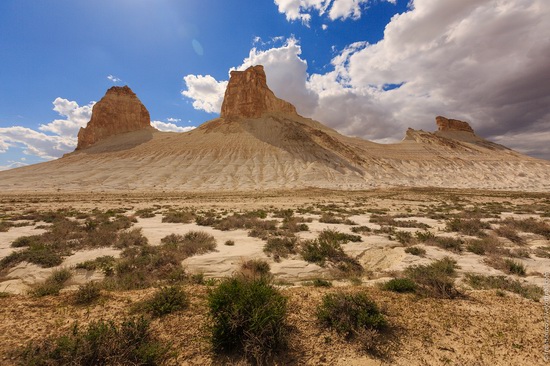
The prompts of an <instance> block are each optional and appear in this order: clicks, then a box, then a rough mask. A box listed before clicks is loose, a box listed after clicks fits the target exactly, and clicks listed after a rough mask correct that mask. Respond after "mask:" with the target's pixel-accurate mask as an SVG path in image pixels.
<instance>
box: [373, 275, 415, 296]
mask: <svg viewBox="0 0 550 366" xmlns="http://www.w3.org/2000/svg"><path fill="white" fill-rule="evenodd" d="M417 287H418V286H417V285H416V283H415V282H414V281H413V280H411V279H410V278H393V279H391V280H389V281H388V282H385V283H384V284H383V285H382V288H383V289H384V290H387V291H393V292H399V293H404V292H415V291H416V288H417Z"/></svg>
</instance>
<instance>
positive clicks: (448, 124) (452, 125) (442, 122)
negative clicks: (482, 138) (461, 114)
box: [435, 116, 474, 133]
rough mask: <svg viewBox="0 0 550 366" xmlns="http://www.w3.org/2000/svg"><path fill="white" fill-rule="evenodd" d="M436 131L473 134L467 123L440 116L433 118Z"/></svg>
mask: <svg viewBox="0 0 550 366" xmlns="http://www.w3.org/2000/svg"><path fill="white" fill-rule="evenodd" d="M435 123H437V130H438V131H463V132H470V133H474V130H473V129H472V127H470V125H469V124H468V122H463V121H459V120H457V119H447V118H445V117H442V116H437V117H435Z"/></svg>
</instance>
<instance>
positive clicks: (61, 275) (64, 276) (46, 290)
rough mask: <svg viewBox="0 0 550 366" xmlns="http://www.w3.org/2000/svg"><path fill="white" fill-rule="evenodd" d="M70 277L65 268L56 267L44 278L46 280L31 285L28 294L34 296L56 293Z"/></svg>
mask: <svg viewBox="0 0 550 366" xmlns="http://www.w3.org/2000/svg"><path fill="white" fill-rule="evenodd" d="M71 277H72V273H71V271H69V270H68V269H66V268H63V269H58V270H55V271H53V272H52V274H51V275H50V276H49V277H48V278H47V279H46V281H44V282H42V283H40V284H36V285H34V286H33V287H32V289H31V291H30V294H31V295H33V296H35V297H42V296H49V295H58V294H59V291H60V290H61V289H62V288H63V285H64V284H65V282H67V281H68V280H69V279H70V278H71Z"/></svg>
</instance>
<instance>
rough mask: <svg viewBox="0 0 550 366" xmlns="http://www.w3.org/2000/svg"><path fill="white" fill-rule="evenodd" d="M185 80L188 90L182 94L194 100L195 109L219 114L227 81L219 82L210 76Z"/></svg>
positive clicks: (192, 76)
mask: <svg viewBox="0 0 550 366" xmlns="http://www.w3.org/2000/svg"><path fill="white" fill-rule="evenodd" d="M183 80H184V81H185V85H186V86H187V90H184V91H182V92H181V94H182V95H183V96H185V97H187V98H191V99H193V108H195V109H199V110H203V111H205V112H208V113H219V111H220V110H221V107H222V102H223V94H224V92H225V88H226V87H227V81H222V82H218V81H217V80H216V79H214V78H213V77H212V76H210V75H206V76H203V75H187V76H185V77H184V78H183Z"/></svg>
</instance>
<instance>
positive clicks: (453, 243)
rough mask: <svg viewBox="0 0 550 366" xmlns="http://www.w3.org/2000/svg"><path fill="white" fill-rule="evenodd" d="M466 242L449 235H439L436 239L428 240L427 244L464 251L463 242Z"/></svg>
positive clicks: (454, 250) (453, 250)
mask: <svg viewBox="0 0 550 366" xmlns="http://www.w3.org/2000/svg"><path fill="white" fill-rule="evenodd" d="M463 243H464V242H463V241H462V239H459V238H450V237H448V236H437V237H436V238H435V239H434V240H430V241H427V242H426V244H432V245H435V246H437V247H439V248H441V249H445V250H450V251H451V252H455V253H460V252H462V244H463Z"/></svg>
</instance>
